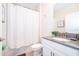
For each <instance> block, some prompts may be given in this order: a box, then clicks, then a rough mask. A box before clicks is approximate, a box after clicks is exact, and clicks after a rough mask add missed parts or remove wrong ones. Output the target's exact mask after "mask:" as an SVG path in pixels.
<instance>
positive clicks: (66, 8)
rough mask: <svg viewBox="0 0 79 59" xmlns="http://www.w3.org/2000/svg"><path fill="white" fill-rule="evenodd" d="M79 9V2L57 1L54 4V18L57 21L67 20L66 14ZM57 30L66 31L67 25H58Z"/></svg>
mask: <svg viewBox="0 0 79 59" xmlns="http://www.w3.org/2000/svg"><path fill="white" fill-rule="evenodd" d="M77 11H79V4H78V3H57V4H55V5H54V19H55V20H56V24H57V21H59V20H65V16H66V15H68V14H70V13H73V12H77ZM56 30H58V31H60V32H65V27H63V28H58V27H57V26H56Z"/></svg>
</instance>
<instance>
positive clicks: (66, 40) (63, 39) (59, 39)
mask: <svg viewBox="0 0 79 59" xmlns="http://www.w3.org/2000/svg"><path fill="white" fill-rule="evenodd" d="M53 39H54V40H58V41H65V42H68V41H70V40H68V39H65V38H56V37H54V38H53Z"/></svg>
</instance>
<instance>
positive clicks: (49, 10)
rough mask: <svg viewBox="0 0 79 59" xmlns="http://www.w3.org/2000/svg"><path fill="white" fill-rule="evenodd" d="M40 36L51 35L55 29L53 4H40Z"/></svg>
mask: <svg viewBox="0 0 79 59" xmlns="http://www.w3.org/2000/svg"><path fill="white" fill-rule="evenodd" d="M40 18H41V19H40V36H51V32H52V31H54V27H55V25H54V19H53V4H51V3H50V4H49V3H41V5H40Z"/></svg>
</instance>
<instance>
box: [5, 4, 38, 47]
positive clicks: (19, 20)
mask: <svg viewBox="0 0 79 59" xmlns="http://www.w3.org/2000/svg"><path fill="white" fill-rule="evenodd" d="M37 42H39V12H37V11H33V10H30V9H27V8H24V7H22V6H18V5H14V4H8V32H7V44H8V46H9V48H19V47H22V46H28V45H30V44H34V43H37Z"/></svg>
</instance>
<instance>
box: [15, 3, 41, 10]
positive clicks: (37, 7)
mask: <svg viewBox="0 0 79 59" xmlns="http://www.w3.org/2000/svg"><path fill="white" fill-rule="evenodd" d="M14 4H17V5H20V6H23V7H25V8H29V9H32V10H35V11H40V3H14Z"/></svg>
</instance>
